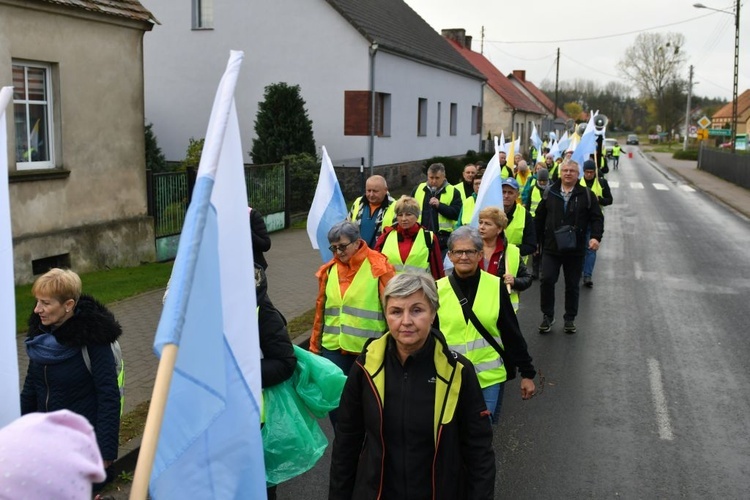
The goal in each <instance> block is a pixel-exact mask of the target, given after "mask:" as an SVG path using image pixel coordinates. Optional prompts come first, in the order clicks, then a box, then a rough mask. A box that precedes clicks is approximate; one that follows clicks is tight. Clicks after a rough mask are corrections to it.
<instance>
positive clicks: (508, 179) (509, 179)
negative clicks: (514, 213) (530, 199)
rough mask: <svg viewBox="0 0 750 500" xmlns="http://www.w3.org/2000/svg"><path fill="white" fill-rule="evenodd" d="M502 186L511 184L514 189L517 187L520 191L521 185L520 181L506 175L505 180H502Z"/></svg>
mask: <svg viewBox="0 0 750 500" xmlns="http://www.w3.org/2000/svg"><path fill="white" fill-rule="evenodd" d="M501 186H510V187H512V188H513V189H515V190H516V191H518V189H519V187H518V181H517V180H515V179H514V178H513V177H506V178H505V179H503V182H502V184H501Z"/></svg>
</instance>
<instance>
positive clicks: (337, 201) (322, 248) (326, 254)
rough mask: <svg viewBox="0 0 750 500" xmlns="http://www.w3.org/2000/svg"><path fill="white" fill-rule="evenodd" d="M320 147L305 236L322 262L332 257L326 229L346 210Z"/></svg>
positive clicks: (329, 165) (342, 196)
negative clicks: (318, 253)
mask: <svg viewBox="0 0 750 500" xmlns="http://www.w3.org/2000/svg"><path fill="white" fill-rule="evenodd" d="M322 149H323V152H322V156H323V158H322V161H321V162H320V176H319V177H318V187H317V188H315V196H314V197H313V201H312V205H311V206H310V212H309V213H308V214H307V236H308V238H310V243H312V247H313V248H314V249H316V250H318V251H319V252H320V257H321V258H322V259H323V262H328V261H329V260H331V259H332V258H333V254H332V253H331V251H330V250H329V249H328V246H329V243H328V231H329V230H330V229H331V227H333V225H334V224H336V223H338V222H341V221H343V220H345V219H346V217H347V215H348V211H347V210H346V202H345V201H344V195H343V194H342V192H341V186H339V180H338V179H337V178H336V171H335V170H333V164H332V163H331V158H330V157H329V156H328V151H326V147H325V146H323V148H322Z"/></svg>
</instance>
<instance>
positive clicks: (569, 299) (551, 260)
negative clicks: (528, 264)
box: [539, 252, 583, 321]
mask: <svg viewBox="0 0 750 500" xmlns="http://www.w3.org/2000/svg"><path fill="white" fill-rule="evenodd" d="M560 267H562V268H563V273H564V275H565V315H564V316H563V319H564V320H565V321H573V320H574V319H575V318H576V316H578V296H579V294H580V288H579V282H580V280H581V270H582V268H583V255H561V254H550V253H547V252H544V253H543V254H542V278H541V280H540V283H541V285H540V287H539V288H540V296H539V298H540V300H539V305H540V306H541V310H542V314H544V315H545V316H549V317H550V318H554V317H555V284H557V279H558V278H559V277H560Z"/></svg>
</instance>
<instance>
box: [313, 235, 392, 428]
mask: <svg viewBox="0 0 750 500" xmlns="http://www.w3.org/2000/svg"><path fill="white" fill-rule="evenodd" d="M328 242H329V243H331V246H330V247H329V248H330V250H331V252H333V259H331V260H330V261H329V262H327V263H326V264H323V265H322V266H321V267H320V269H318V272H317V273H315V275H316V276H317V278H318V298H317V301H316V303H315V321H314V323H313V328H312V335H311V336H310V351H312V352H314V353H316V354H320V355H322V356H323V357H325V358H327V359H330V360H331V361H333V362H334V363H335V364H336V365H337V366H338V367H339V368H341V370H342V371H343V372H344V373H345V374H348V373H349V369H350V368H351V366H352V364H354V360H355V359H356V358H357V355H358V354H359V353H360V352H362V348H363V347H364V345H365V343H366V342H367V341H368V340H369V339H371V338H378V337H380V336H381V335H382V334H383V333H384V332H385V331H386V324H385V317H384V316H383V306H382V305H381V304H380V293H381V292H382V291H383V289H384V288H385V285H386V283H388V281H389V280H390V279H391V278H393V276H394V275H395V274H396V272H395V270H394V269H393V266H392V265H391V264H390V263H389V262H388V259H386V257H385V255H383V254H381V253H380V252H376V251H375V250H372V249H371V248H369V247H368V246H367V244H366V243H365V242H364V240H362V238H360V237H359V227H357V225H356V224H354V223H353V222H350V221H342V222H339V223H337V224H334V226H333V227H332V228H331V229H330V230H329V231H328ZM330 416H331V422H332V423H334V425H335V421H336V415H335V413H334V412H331V413H330Z"/></svg>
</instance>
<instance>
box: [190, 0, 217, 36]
mask: <svg viewBox="0 0 750 500" xmlns="http://www.w3.org/2000/svg"><path fill="white" fill-rule="evenodd" d="M192 3H193V5H192V11H193V16H192V17H193V26H192V29H193V30H196V31H200V30H212V29H214V1H213V0H193V2H192Z"/></svg>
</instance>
